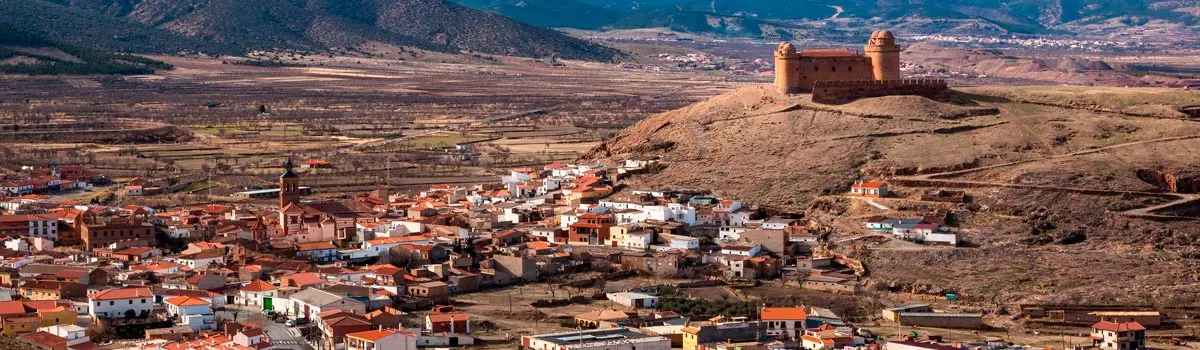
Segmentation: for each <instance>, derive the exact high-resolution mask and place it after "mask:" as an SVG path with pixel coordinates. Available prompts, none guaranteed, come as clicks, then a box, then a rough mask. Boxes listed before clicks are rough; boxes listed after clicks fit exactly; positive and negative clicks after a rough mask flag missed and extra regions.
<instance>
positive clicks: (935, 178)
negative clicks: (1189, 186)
mask: <svg viewBox="0 0 1200 350" xmlns="http://www.w3.org/2000/svg"><path fill="white" fill-rule="evenodd" d="M1192 139H1200V135H1187V136H1173V137H1162V138H1157V139H1150V140H1140V141H1131V142H1125V143H1119V144H1115V145H1109V146H1105V147H1099V148H1093V149H1088V150H1082V151H1076V152H1071V153H1065V154H1059V155H1053V156H1049V157H1042V158H1035V159H1025V160H1019V161H1013V162H1008V163H1002V164H995V165H989V166H983V167H978V168H972V169H964V170H954V171H945V172H938V173H930V174H921V175H913V176H897V177H894V179H896V180H901V181H911V182H909V185H907V186H909V187H935V186H937V184H945V185H950V186H953V185H960V186H963V185H965V187H981V186H988V187H1006V188H1024V189H1035V190H1051V191H1067V192H1077V193H1085V194H1089V193H1092V194H1095V193H1098V194H1111V195H1125V194H1131V195H1141V196H1155V197H1168V198H1173V199H1174V200H1172V201H1170V202H1167V203H1163V204H1157V205H1153V206H1147V207H1142V208H1136V209H1130V210H1126V211H1123V212H1121V214H1122V215H1127V216H1131V217H1140V218H1147V219H1167V220H1200V218H1193V217H1186V216H1173V215H1160V214H1154V213H1153V212H1154V211H1156V210H1161V209H1165V208H1169V207H1172V206H1176V205H1182V204H1185V203H1189V202H1193V201H1200V194H1189V193H1164V192H1143V191H1116V190H1101V189H1090V188H1079V187H1065V186H1046V185H1027V184H1013V183H1005V182H991V181H972V180H952V179H947V178H948V177H953V176H958V175H963V174H968V173H972V172H978V171H983V170H990V169H997V168H1003V167H1010V166H1014V165H1021V164H1029V163H1036V162H1044V161H1050V160H1058V159H1066V158H1072V157H1079V156H1083V155H1089V154H1094V153H1100V152H1104V151H1109V150H1113V149H1119V148H1124V147H1131V146H1138V145H1145V144H1151V143H1160V142H1172V141H1181V140H1192ZM921 182H924V183H926V184H930V185H933V186H921V185H915V183H921Z"/></svg>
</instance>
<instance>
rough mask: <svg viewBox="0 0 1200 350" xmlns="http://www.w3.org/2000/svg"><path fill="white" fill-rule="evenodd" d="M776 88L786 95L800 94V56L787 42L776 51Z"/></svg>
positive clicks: (780, 44)
mask: <svg viewBox="0 0 1200 350" xmlns="http://www.w3.org/2000/svg"><path fill="white" fill-rule="evenodd" d="M775 88H776V89H778V90H779V92H781V93H785V94H791V93H796V92H800V55H799V54H797V53H796V47H795V46H792V43H789V42H786V41H784V42H781V43H779V48H777V49H775Z"/></svg>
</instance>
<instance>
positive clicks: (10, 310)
mask: <svg viewBox="0 0 1200 350" xmlns="http://www.w3.org/2000/svg"><path fill="white" fill-rule="evenodd" d="M22 314H25V304H22V303H21V302H19V301H2V302H0V316H9V315H22Z"/></svg>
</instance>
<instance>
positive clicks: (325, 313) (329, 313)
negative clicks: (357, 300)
mask: <svg viewBox="0 0 1200 350" xmlns="http://www.w3.org/2000/svg"><path fill="white" fill-rule="evenodd" d="M341 314H346V315H347V316H349V315H353V314H354V313H352V312H350V311H346V310H341V309H334V310H328V311H322V312H318V313H317V318H319V319H326V318H332V317H333V316H336V315H341Z"/></svg>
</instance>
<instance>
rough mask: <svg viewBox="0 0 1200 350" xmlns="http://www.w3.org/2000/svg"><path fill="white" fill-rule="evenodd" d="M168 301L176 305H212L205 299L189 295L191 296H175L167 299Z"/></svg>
mask: <svg viewBox="0 0 1200 350" xmlns="http://www.w3.org/2000/svg"><path fill="white" fill-rule="evenodd" d="M167 303H168V304H171V305H175V306H198V305H210V304H209V303H208V302H207V301H204V299H199V298H193V297H189V296H182V297H174V298H171V299H167Z"/></svg>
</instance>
